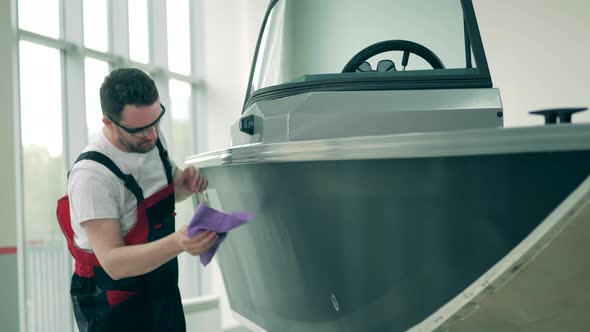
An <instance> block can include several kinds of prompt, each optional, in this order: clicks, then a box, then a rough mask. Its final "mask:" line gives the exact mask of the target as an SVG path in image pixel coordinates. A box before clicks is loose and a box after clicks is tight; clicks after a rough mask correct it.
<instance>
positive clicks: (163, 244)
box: [101, 233, 183, 280]
mask: <svg viewBox="0 0 590 332" xmlns="http://www.w3.org/2000/svg"><path fill="white" fill-rule="evenodd" d="M182 251H183V250H182V249H181V248H180V247H179V245H178V244H177V243H176V241H175V239H174V233H173V234H171V235H168V236H166V237H164V238H162V239H159V240H157V241H153V242H149V243H146V244H138V245H131V246H121V247H117V248H113V249H111V250H110V251H109V252H108V253H107V255H106V256H105V257H104V259H103V260H104V261H103V262H101V265H102V266H103V268H104V269H105V271H106V272H107V273H108V274H109V276H110V277H111V278H113V279H115V280H117V279H122V278H127V277H134V276H138V275H142V274H146V273H148V272H151V271H153V270H155V269H156V268H158V267H160V266H161V265H163V264H164V263H166V262H168V261H169V260H171V259H173V258H174V257H176V256H177V255H178V254H180V253H181V252H182Z"/></svg>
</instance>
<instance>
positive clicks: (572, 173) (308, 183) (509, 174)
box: [197, 150, 590, 332]
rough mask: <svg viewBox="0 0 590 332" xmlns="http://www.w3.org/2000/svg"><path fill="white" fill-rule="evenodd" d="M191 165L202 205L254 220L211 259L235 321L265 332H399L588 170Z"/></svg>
mask: <svg viewBox="0 0 590 332" xmlns="http://www.w3.org/2000/svg"><path fill="white" fill-rule="evenodd" d="M197 166H198V165H197ZM202 171H203V172H204V173H205V175H206V177H207V178H208V180H209V183H210V190H208V191H209V193H208V195H209V202H210V203H211V204H212V205H213V207H216V208H219V209H222V210H224V211H237V210H248V211H251V212H252V213H253V214H254V216H255V219H254V220H253V221H252V222H251V223H250V224H249V225H247V226H244V227H242V228H239V229H237V230H235V231H233V232H232V233H231V234H230V236H229V237H228V240H227V241H226V242H225V243H224V246H222V248H221V249H220V251H219V253H218V254H219V256H218V260H219V263H220V266H221V269H222V272H223V276H224V280H225V285H226V288H227V291H228V296H229V300H230V303H231V307H232V309H233V310H234V311H235V312H236V313H238V314H239V315H240V316H242V317H244V318H245V319H247V320H248V321H250V322H252V323H253V324H255V325H257V326H259V327H260V328H261V329H264V330H266V331H273V332H274V331H318V332H319V331H321V332H331V331H374V332H377V331H404V330H407V329H409V328H412V327H413V326H416V325H417V324H420V323H421V322H422V321H424V320H425V319H427V318H428V317H429V316H430V315H432V314H433V313H434V312H436V311H437V310H438V309H439V308H441V307H442V306H443V305H445V304H446V303H447V302H449V301H450V300H452V299H453V298H455V297H456V296H457V295H459V294H461V292H462V291H463V290H465V289H466V288H467V287H468V286H469V285H471V284H472V283H473V282H474V281H475V280H477V279H478V278H479V277H480V276H481V275H482V274H484V273H485V272H486V271H487V270H488V269H490V268H491V267H492V266H494V264H496V263H497V262H498V261H499V260H501V259H502V258H503V257H504V256H506V255H507V254H508V253H509V252H510V251H511V250H512V249H514V248H515V247H516V246H517V245H518V244H519V243H520V242H521V241H523V239H525V238H526V237H527V235H529V234H530V233H531V232H532V231H533V230H534V229H535V228H536V227H537V226H538V225H539V224H540V223H541V222H542V221H543V220H544V219H545V218H546V217H547V216H548V215H549V214H550V213H551V212H552V211H553V210H554V209H555V208H556V207H557V206H558V205H559V204H560V203H561V202H562V201H563V200H564V199H565V198H566V197H567V196H568V195H569V194H570V193H571V192H572V191H573V190H574V189H575V188H576V187H577V186H578V185H580V183H582V181H583V180H584V179H585V178H586V177H587V176H588V174H589V171H590V151H588V150H580V151H561V152H538V151H535V152H527V153H524V152H523V153H506V154H489V155H471V156H433V157H421V158H399V159H396V158H392V159H373V160H371V159H363V160H323V161H300V162H274V163H250V164H236V165H218V166H215V167H206V168H203V169H202ZM216 205H219V206H216Z"/></svg>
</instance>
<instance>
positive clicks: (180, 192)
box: [174, 166, 208, 202]
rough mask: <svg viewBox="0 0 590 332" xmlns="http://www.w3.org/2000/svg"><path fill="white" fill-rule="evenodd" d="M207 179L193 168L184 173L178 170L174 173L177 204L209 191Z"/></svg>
mask: <svg viewBox="0 0 590 332" xmlns="http://www.w3.org/2000/svg"><path fill="white" fill-rule="evenodd" d="M207 184H208V182H207V179H205V177H204V176H203V174H201V172H199V171H198V170H197V169H196V168H194V167H193V166H189V167H187V168H185V169H184V170H183V171H181V170H180V169H176V172H175V173H174V198H175V199H176V201H177V202H180V201H183V200H184V199H186V198H187V197H188V196H190V195H192V194H194V193H196V192H203V191H204V190H205V189H207Z"/></svg>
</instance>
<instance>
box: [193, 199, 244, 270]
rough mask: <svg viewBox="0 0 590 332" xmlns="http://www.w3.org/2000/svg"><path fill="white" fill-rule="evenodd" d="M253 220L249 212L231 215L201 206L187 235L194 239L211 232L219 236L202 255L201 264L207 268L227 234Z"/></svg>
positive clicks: (194, 215) (198, 207) (196, 211)
mask: <svg viewBox="0 0 590 332" xmlns="http://www.w3.org/2000/svg"><path fill="white" fill-rule="evenodd" d="M250 219H252V214H251V213H249V212H234V213H231V214H227V213H223V212H221V211H217V210H215V209H213V208H210V207H208V206H207V205H204V204H199V206H197V209H196V210H195V213H194V214H193V217H192V218H191V221H190V222H189V224H188V228H187V234H188V236H189V237H194V236H196V235H197V234H199V233H201V232H203V231H205V230H209V231H213V232H215V233H217V234H218V235H219V240H217V242H216V243H215V244H214V245H213V246H212V247H211V248H209V250H207V252H205V253H203V254H201V264H203V266H207V264H209V262H211V259H212V258H213V255H215V252H216V251H217V248H219V245H220V244H221V242H222V241H223V240H224V239H225V237H226V235H227V232H228V231H229V230H231V229H234V228H236V227H238V226H240V225H242V224H243V223H246V222H248V221H250Z"/></svg>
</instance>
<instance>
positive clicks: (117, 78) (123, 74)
mask: <svg viewBox="0 0 590 332" xmlns="http://www.w3.org/2000/svg"><path fill="white" fill-rule="evenodd" d="M158 98H159V96H158V89H157V88H156V83H154V80H152V79H151V78H150V77H149V76H148V75H147V74H146V73H144V72H143V71H141V70H139V69H136V68H121V69H116V70H113V71H112V72H111V73H110V74H109V75H108V76H107V77H105V79H104V82H103V83H102V85H101V87H100V106H101V108H102V114H104V115H107V116H109V117H111V118H112V119H114V120H117V121H119V120H121V113H122V112H123V108H124V107H125V106H126V105H136V106H148V105H151V104H153V103H154V102H155V101H156V100H158Z"/></svg>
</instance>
